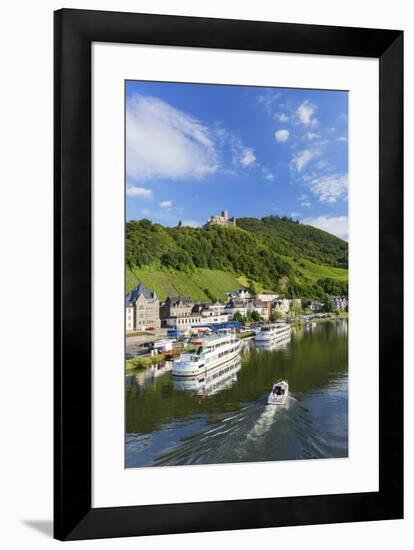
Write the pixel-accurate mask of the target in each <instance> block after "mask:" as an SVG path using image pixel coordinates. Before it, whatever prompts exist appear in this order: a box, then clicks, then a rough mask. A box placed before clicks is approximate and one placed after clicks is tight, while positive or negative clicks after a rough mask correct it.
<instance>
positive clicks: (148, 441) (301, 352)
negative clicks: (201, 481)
mask: <svg viewBox="0 0 414 550" xmlns="http://www.w3.org/2000/svg"><path fill="white" fill-rule="evenodd" d="M279 378H283V379H286V380H288V382H289V394H290V397H289V400H288V402H287V404H286V406H282V407H280V406H271V405H267V396H268V394H269V392H270V390H271V388H272V384H273V383H274V382H275V381H276V380H277V379H279ZM125 406H126V455H125V456H126V467H127V468H137V467H142V466H177V465H182V464H220V463H231V462H233V463H234V462H262V461H268V460H298V459H307V458H339V457H346V456H348V323H347V321H344V320H342V321H336V322H332V323H324V324H319V325H317V326H315V327H312V328H308V329H306V328H305V329H293V330H292V336H291V339H290V340H289V341H288V342H286V343H284V344H279V345H276V346H273V348H272V347H269V346H266V347H260V348H259V347H258V346H256V345H255V344H254V341H252V340H250V341H246V342H243V346H242V351H241V353H240V359H238V360H236V361H233V362H231V363H228V364H227V365H225V367H224V368H223V369H222V371H220V373H219V376H216V377H215V378H214V379H212V377H211V379H210V380H208V379H207V380H203V379H195V380H191V381H186V382H183V381H181V380H175V379H174V378H173V376H172V373H171V364H168V363H167V364H165V365H162V366H160V367H154V368H153V369H146V370H140V371H137V372H136V373H134V374H133V375H128V376H127V377H126V403H125Z"/></svg>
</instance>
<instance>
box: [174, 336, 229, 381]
mask: <svg viewBox="0 0 414 550" xmlns="http://www.w3.org/2000/svg"><path fill="white" fill-rule="evenodd" d="M191 343H192V344H194V345H196V346H197V347H196V349H194V350H191V351H186V352H184V353H183V354H182V355H181V357H180V358H179V359H176V360H175V361H174V364H173V370H172V372H173V375H174V376H195V375H197V374H199V373H202V372H208V371H210V370H213V369H216V368H218V367H219V366H220V365H221V364H222V363H225V362H226V361H230V360H231V359H233V358H234V357H237V356H238V355H239V352H240V340H238V339H237V338H236V336H235V334H234V332H233V331H231V330H226V329H222V330H218V331H217V332H216V333H214V334H212V335H208V336H203V337H199V336H198V337H197V338H196V339H194V340H192V341H191Z"/></svg>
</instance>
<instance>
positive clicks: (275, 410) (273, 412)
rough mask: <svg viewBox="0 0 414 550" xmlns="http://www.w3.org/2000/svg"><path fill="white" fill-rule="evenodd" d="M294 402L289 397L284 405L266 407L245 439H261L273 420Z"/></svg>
mask: <svg viewBox="0 0 414 550" xmlns="http://www.w3.org/2000/svg"><path fill="white" fill-rule="evenodd" d="M295 401H296V399H295V398H294V397H292V396H291V395H289V396H288V398H287V400H286V403H285V404H284V405H267V406H266V407H265V409H264V411H263V412H262V414H261V415H260V416H259V418H258V419H257V420H256V422H255V424H254V426H253V428H252V429H251V430H250V432H249V433H248V434H247V439H248V440H257V439H260V438H262V437H263V436H264V435H265V434H266V433H267V432H268V431H269V430H270V428H271V427H272V425H273V423H274V422H275V420H276V419H277V418H278V417H279V416H280V415H281V414H283V412H285V411H288V410H289V408H290V407H291V406H292V405H293V403H294V402H295Z"/></svg>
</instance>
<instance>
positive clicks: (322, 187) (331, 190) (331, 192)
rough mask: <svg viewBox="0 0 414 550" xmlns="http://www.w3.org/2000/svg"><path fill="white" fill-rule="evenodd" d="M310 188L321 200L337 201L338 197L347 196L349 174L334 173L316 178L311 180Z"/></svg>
mask: <svg viewBox="0 0 414 550" xmlns="http://www.w3.org/2000/svg"><path fill="white" fill-rule="evenodd" d="M308 185H309V188H310V190H311V191H312V193H313V194H314V195H316V196H317V197H318V198H319V200H320V202H330V203H333V202H336V201H337V200H338V199H341V198H344V199H346V198H347V194H348V176H347V174H332V175H328V176H322V177H319V178H315V179H313V180H311V181H310V182H309V184H308Z"/></svg>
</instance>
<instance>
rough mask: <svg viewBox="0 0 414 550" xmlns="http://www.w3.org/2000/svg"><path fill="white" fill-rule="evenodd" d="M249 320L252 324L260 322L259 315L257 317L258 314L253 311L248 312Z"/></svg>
mask: <svg viewBox="0 0 414 550" xmlns="http://www.w3.org/2000/svg"><path fill="white" fill-rule="evenodd" d="M250 319H251V320H252V321H253V322H254V323H257V322H258V321H260V315H259V312H258V311H256V310H255V309H254V310H253V311H252V312H250Z"/></svg>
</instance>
